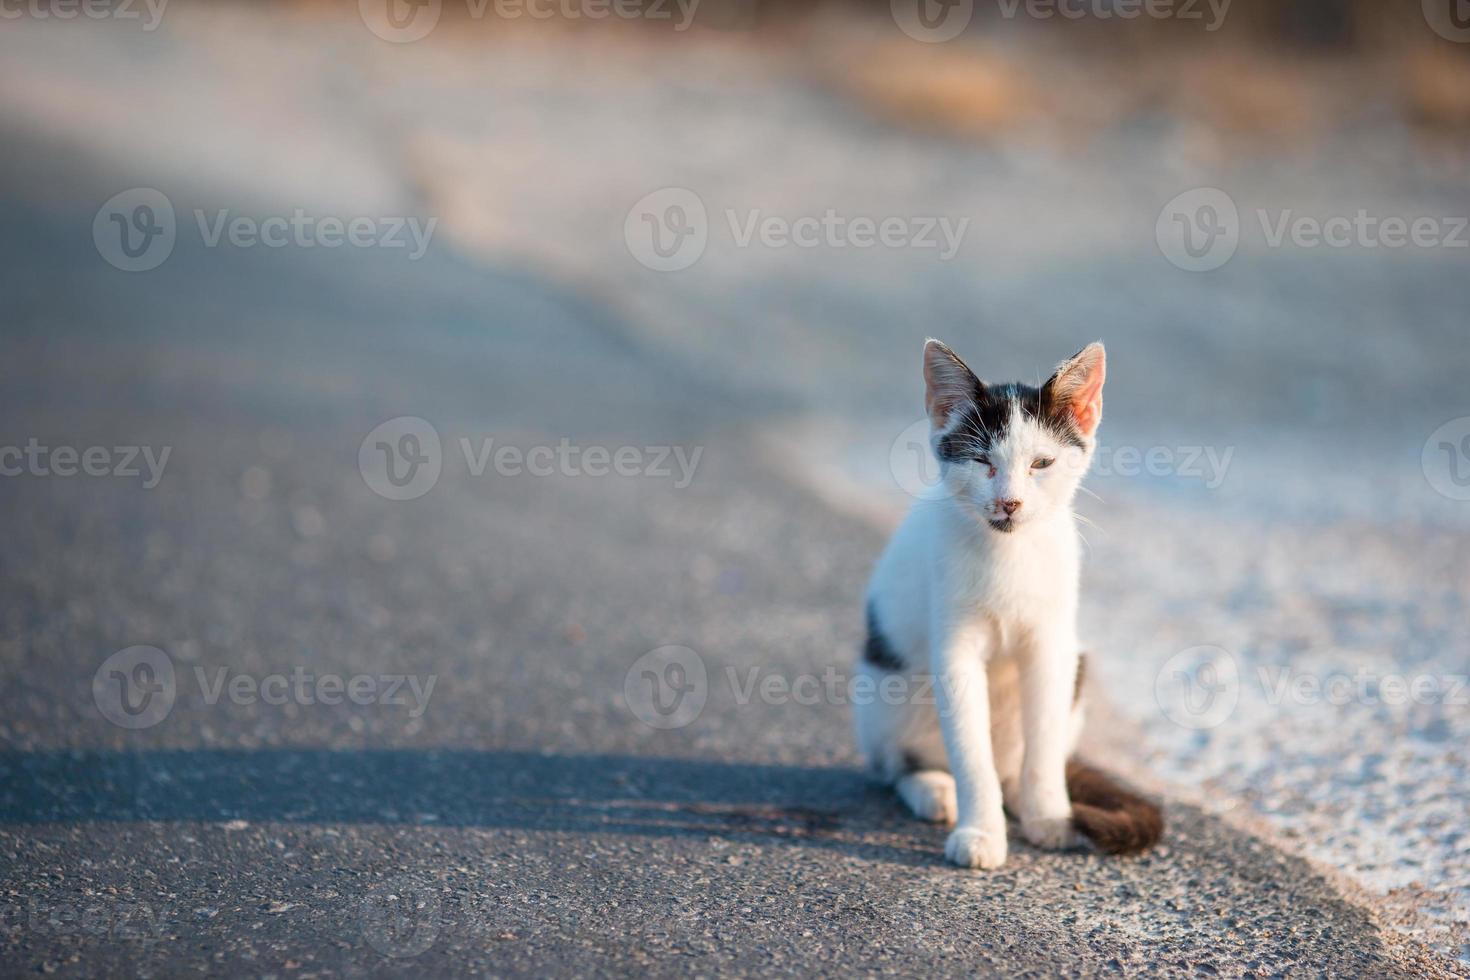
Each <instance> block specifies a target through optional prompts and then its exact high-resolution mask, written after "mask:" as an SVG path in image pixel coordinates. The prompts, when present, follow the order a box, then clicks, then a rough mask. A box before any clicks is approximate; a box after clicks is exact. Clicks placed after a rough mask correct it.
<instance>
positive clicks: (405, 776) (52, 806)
mask: <svg viewBox="0 0 1470 980" xmlns="http://www.w3.org/2000/svg"><path fill="white" fill-rule="evenodd" d="M231 820H245V821H249V822H252V823H278V822H284V823H321V824H344V823H345V824H388V825H393V824H408V825H417V826H429V827H475V828H494V829H514V830H540V831H575V832H582V833H599V832H601V833H608V832H611V833H624V834H628V833H631V834H641V835H650V836H679V835H696V836H709V835H721V836H739V837H755V838H761V839H765V840H777V841H787V842H790V843H791V844H793V845H802V846H813V847H824V848H833V849H837V850H841V851H844V852H846V853H849V854H855V855H860V856H866V857H870V858H874V859H883V860H890V861H899V862H903V863H911V864H933V863H936V861H937V860H938V857H937V855H938V851H939V848H940V846H941V844H942V841H941V832H940V831H939V830H938V829H937V828H929V827H925V826H924V825H922V824H916V823H915V822H914V821H912V820H909V819H906V818H905V817H904V815H903V814H902V813H900V812H899V810H898V807H897V804H896V803H895V802H894V800H893V799H892V796H891V795H890V794H889V793H887V792H886V791H884V790H883V789H882V788H881V787H879V786H877V785H875V784H874V783H873V782H872V781H870V780H869V779H867V778H866V777H865V776H864V775H863V774H862V773H860V772H858V771H856V770H851V769H824V768H813V767H799V766H779V765H770V766H767V765H751V764H746V763H731V762H715V761H708V760H694V759H659V758H644V757H638V756H627V755H585V756H565V755H541V754H538V753H533V752H473V751H458V750H455V751H440V750H347V751H328V750H266V751H254V752H251V751H234V750H204V749H186V750H164V751H148V752H70V751H51V752H36V753H8V754H3V755H0V823H8V824H38V823H48V824H49V823H83V822H92V821H180V822H204V823H212V822H225V821H231ZM903 838H907V842H906V841H905V840H904V839H903ZM930 838H933V839H932V840H931V839H930Z"/></svg>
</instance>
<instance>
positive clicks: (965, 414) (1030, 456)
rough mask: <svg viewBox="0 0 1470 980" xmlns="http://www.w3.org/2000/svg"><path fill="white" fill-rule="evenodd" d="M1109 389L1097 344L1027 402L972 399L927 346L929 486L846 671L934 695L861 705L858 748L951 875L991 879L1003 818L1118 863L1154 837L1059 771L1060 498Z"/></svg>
mask: <svg viewBox="0 0 1470 980" xmlns="http://www.w3.org/2000/svg"><path fill="white" fill-rule="evenodd" d="M1105 374H1106V359H1105V356H1104V353H1103V347H1102V344H1089V345H1088V346H1087V347H1084V348H1083V349H1082V350H1081V351H1079V352H1078V353H1077V354H1076V355H1075V356H1074V357H1072V358H1071V359H1069V360H1067V361H1066V362H1064V363H1063V364H1062V365H1061V366H1060V367H1058V368H1057V370H1056V373H1055V374H1053V375H1052V376H1051V378H1050V379H1049V380H1048V381H1047V382H1046V383H1045V384H1044V385H1042V386H1041V387H1040V388H1033V387H1031V386H1029V385H1024V384H1004V385H990V384H986V383H984V382H982V381H980V380H979V379H978V378H977V377H976V376H975V375H974V373H972V372H971V371H970V369H969V368H968V367H967V366H966V365H965V363H964V362H963V361H961V360H960V359H959V357H958V356H956V355H955V353H954V352H953V351H952V350H950V349H949V348H948V347H946V346H945V345H944V344H941V343H940V342H939V341H937V340H931V341H929V342H928V343H927V344H926V345H925V347H924V381H925V385H926V389H927V391H926V401H927V407H928V413H929V420H930V422H931V424H932V429H931V431H932V444H933V449H934V453H935V455H936V456H937V457H938V459H939V465H940V473H941V476H942V482H941V483H940V484H939V486H938V487H937V488H936V491H937V492H935V493H933V494H930V495H928V496H926V497H925V499H921V500H919V501H917V502H916V503H915V504H914V506H913V508H912V509H911V510H910V512H909V515H908V517H907V518H906V519H905V520H904V522H903V524H902V526H901V527H900V528H899V529H898V531H897V532H896V533H895V534H894V536H893V539H892V540H891V541H890V542H889V544H888V547H887V549H886V550H885V551H884V553H883V557H882V558H881V559H880V560H879V562H878V566H877V569H876V570H875V571H874V573H873V579H872V583H871V585H870V586H869V588H868V607H867V608H868V642H867V646H866V648H865V650H864V655H863V659H862V663H861V665H860V668H859V670H860V671H861V672H863V673H866V674H868V675H869V676H870V678H871V680H872V682H873V683H874V684H875V689H877V690H882V686H881V685H882V683H883V681H884V680H885V678H887V677H890V676H891V675H893V674H895V673H900V674H906V675H909V677H908V680H909V683H908V684H906V685H901V686H900V689H904V690H908V691H917V690H933V691H934V692H935V693H936V695H937V697H936V698H933V699H922V700H924V701H925V702H926V703H918V702H919V701H920V700H921V699H918V698H913V699H908V698H897V699H892V700H891V701H890V700H885V699H884V698H881V697H878V698H873V699H871V700H870V701H869V702H868V703H865V704H861V705H858V706H857V709H856V711H857V735H858V744H859V746H860V748H861V749H862V751H863V753H864V755H865V756H866V757H867V759H868V761H869V763H870V764H871V765H872V766H873V767H874V769H875V770H876V771H877V772H878V773H879V774H880V775H881V776H882V777H883V778H884V779H886V780H888V781H891V782H892V783H893V785H894V786H895V788H896V789H897V791H898V794H899V796H900V797H902V798H903V800H904V802H905V803H907V804H908V806H909V808H910V809H911V810H913V812H914V813H915V814H916V815H917V816H919V817H921V818H922V819H925V820H933V821H936V822H940V823H946V824H948V823H953V824H955V825H956V826H955V829H954V830H953V832H951V833H950V835H949V840H948V842H947V843H946V844H945V848H944V852H945V856H946V857H947V858H948V859H949V860H950V861H952V862H954V863H955V864H958V865H961V866H963V867H970V868H998V867H1000V866H1001V865H1002V864H1004V863H1005V859H1006V822H1005V814H1004V811H1003V809H1002V804H1004V807H1005V809H1009V810H1010V811H1011V812H1012V813H1014V814H1015V815H1016V816H1017V817H1019V819H1020V822H1021V832H1022V834H1023V835H1024V836H1025V838H1026V839H1027V840H1028V841H1030V842H1031V843H1033V844H1035V845H1037V846H1040V847H1046V848H1062V847H1069V846H1073V845H1075V844H1079V843H1081V842H1082V839H1083V838H1086V839H1088V840H1090V841H1091V842H1092V844H1093V845H1094V846H1096V847H1097V848H1099V849H1100V850H1103V851H1106V852H1109V853H1128V852H1132V851H1140V850H1144V849H1146V848H1148V847H1150V846H1152V845H1153V844H1154V843H1155V842H1157V841H1158V839H1159V837H1160V835H1161V834H1162V833H1163V818H1162V816H1161V814H1160V812H1159V809H1158V807H1156V806H1155V805H1154V804H1152V803H1150V802H1148V801H1146V800H1144V799H1142V798H1140V797H1138V796H1135V795H1133V794H1131V793H1129V792H1127V791H1125V790H1123V789H1121V788H1119V787H1118V786H1117V785H1116V784H1114V783H1113V782H1112V781H1111V780H1110V779H1109V778H1108V777H1107V776H1105V775H1103V774H1102V773H1100V772H1098V771H1096V770H1094V769H1089V768H1087V767H1085V766H1083V765H1081V764H1080V763H1078V762H1076V761H1075V760H1072V759H1071V758H1070V757H1071V754H1072V752H1073V750H1074V749H1075V747H1076V744H1077V738H1078V735H1079V734H1080V732H1081V728H1082V703H1081V698H1080V694H1081V688H1082V683H1081V681H1082V674H1081V671H1082V660H1081V656H1080V654H1079V652H1078V649H1079V648H1078V642H1077V587H1078V574H1079V553H1078V536H1077V531H1076V528H1075V527H1074V524H1073V516H1072V498H1073V495H1074V494H1075V493H1076V491H1077V486H1078V484H1079V483H1080V482H1081V479H1082V476H1083V474H1084V473H1085V472H1086V470H1087V466H1088V464H1089V463H1090V462H1091V459H1092V453H1093V450H1094V448H1095V446H1096V441H1095V440H1096V434H1097V427H1098V423H1099V422H1100V421H1101V420H1102V388H1103V379H1104V376H1105ZM925 678H930V679H932V682H931V683H928V684H926V683H924V680H925ZM890 689H891V688H890Z"/></svg>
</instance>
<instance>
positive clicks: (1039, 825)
mask: <svg viewBox="0 0 1470 980" xmlns="http://www.w3.org/2000/svg"><path fill="white" fill-rule="evenodd" d="M1021 836H1023V837H1025V838H1026V839H1027V840H1028V841H1030V842H1031V843H1032V844H1034V845H1036V846H1037V847H1042V848H1045V849H1046V850H1048V851H1061V850H1066V849H1067V848H1070V847H1076V846H1078V844H1079V843H1081V839H1080V838H1079V837H1078V835H1077V831H1076V830H1074V829H1073V828H1072V815H1071V814H1067V815H1066V816H1060V817H1031V818H1029V819H1022V821H1021Z"/></svg>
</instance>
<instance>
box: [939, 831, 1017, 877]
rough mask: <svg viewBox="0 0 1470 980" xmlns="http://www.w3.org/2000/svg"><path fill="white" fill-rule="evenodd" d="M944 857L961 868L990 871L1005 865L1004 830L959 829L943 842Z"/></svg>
mask: <svg viewBox="0 0 1470 980" xmlns="http://www.w3.org/2000/svg"><path fill="white" fill-rule="evenodd" d="M944 856H945V858H946V859H947V860H948V861H949V862H950V863H951V864H958V865H959V866H960V867H962V868H984V869H985V870H987V871H988V870H991V869H992V868H998V867H1000V866H1001V865H1003V864H1005V863H1006V835H1005V829H1004V828H1001V829H1000V830H998V831H993V832H988V831H984V830H979V829H977V828H975V827H960V828H959V829H958V830H955V831H953V832H952V833H951V834H950V835H949V840H947V841H945V842H944Z"/></svg>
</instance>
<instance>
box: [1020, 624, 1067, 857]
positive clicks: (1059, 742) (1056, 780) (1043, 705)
mask: <svg viewBox="0 0 1470 980" xmlns="http://www.w3.org/2000/svg"><path fill="white" fill-rule="evenodd" d="M1020 666H1021V725H1022V730H1023V732H1024V737H1025V754H1024V757H1023V761H1022V763H1021V792H1020V796H1021V801H1020V804H1021V805H1020V808H1019V809H1020V814H1019V815H1020V818H1021V832H1022V834H1023V835H1024V836H1025V838H1026V839H1027V840H1028V841H1030V842H1031V843H1032V844H1035V845H1036V846H1037V847H1045V848H1051V849H1056V848H1064V847H1072V846H1075V845H1076V844H1077V843H1078V837H1077V834H1076V832H1075V831H1074V830H1073V827H1072V803H1071V801H1070V800H1069V799H1068V798H1067V753H1068V751H1069V749H1070V742H1071V739H1070V732H1071V728H1070V725H1071V713H1072V687H1073V684H1074V681H1075V678H1076V676H1077V639H1076V636H1075V633H1074V631H1073V630H1071V629H1069V628H1064V627H1062V626H1048V627H1044V628H1041V629H1038V630H1036V631H1034V632H1033V633H1032V636H1031V641H1030V643H1029V644H1027V648H1026V649H1025V651H1024V653H1023V656H1022V660H1021V665H1020Z"/></svg>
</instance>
